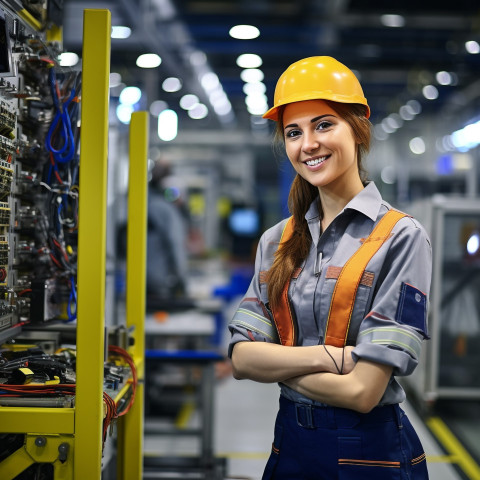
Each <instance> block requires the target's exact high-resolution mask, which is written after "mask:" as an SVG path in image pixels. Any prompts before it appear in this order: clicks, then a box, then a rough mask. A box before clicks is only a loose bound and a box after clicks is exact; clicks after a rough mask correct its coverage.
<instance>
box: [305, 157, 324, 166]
mask: <svg viewBox="0 0 480 480" xmlns="http://www.w3.org/2000/svg"><path fill="white" fill-rule="evenodd" d="M326 158H327V157H320V158H317V159H315V160H309V161H308V162H305V163H306V164H307V165H308V166H309V167H314V166H315V165H318V164H319V163H322V162H324V161H325V160H326Z"/></svg>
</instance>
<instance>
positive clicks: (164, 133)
mask: <svg viewBox="0 0 480 480" xmlns="http://www.w3.org/2000/svg"><path fill="white" fill-rule="evenodd" d="M157 131H158V138H159V139H160V140H163V141H164V142H170V141H171V140H173V139H174V138H175V137H176V136H177V133H178V115H177V113H176V112H174V111H173V110H170V109H168V108H167V110H164V111H163V112H161V113H160V115H159V116H158V130H157Z"/></svg>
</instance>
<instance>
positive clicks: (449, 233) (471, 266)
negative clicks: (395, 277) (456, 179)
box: [404, 195, 480, 408]
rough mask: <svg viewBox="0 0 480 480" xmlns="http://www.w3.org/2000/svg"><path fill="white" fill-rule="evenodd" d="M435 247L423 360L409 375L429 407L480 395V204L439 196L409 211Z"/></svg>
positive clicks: (475, 398) (410, 384) (475, 397)
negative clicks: (427, 331)
mask: <svg viewBox="0 0 480 480" xmlns="http://www.w3.org/2000/svg"><path fill="white" fill-rule="evenodd" d="M408 212H409V213H412V214H413V215H414V216H415V217H416V218H418V219H419V220H420V221H421V222H422V224H423V225H424V226H425V227H426V229H427V231H428V233H429V235H430V239H431V242H432V249H433V277H432V287H431V291H430V315H429V325H428V329H429V334H430V336H431V339H430V340H429V341H428V342H425V343H424V347H425V348H424V352H423V354H422V358H421V364H420V365H419V366H418V368H417V370H416V371H415V372H414V374H413V375H412V376H410V377H407V378H405V379H404V382H405V383H406V385H407V386H408V387H409V388H411V389H412V390H413V392H414V393H415V394H416V395H417V397H418V398H419V400H420V401H421V402H422V403H423V405H424V406H425V407H427V408H428V407H429V406H431V405H433V404H434V403H435V402H436V401H437V400H439V399H472V400H478V399H480V372H479V370H478V365H479V362H480V348H479V347H480V301H479V297H478V292H479V290H480V275H479V274H480V203H479V201H478V199H477V198H469V197H452V196H444V195H437V196H434V197H432V198H431V199H428V200H424V201H422V202H419V203H417V204H415V205H413V206H412V207H411V208H410V209H409V210H408Z"/></svg>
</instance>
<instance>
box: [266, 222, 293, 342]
mask: <svg viewBox="0 0 480 480" xmlns="http://www.w3.org/2000/svg"><path fill="white" fill-rule="evenodd" d="M293 229H294V225H293V217H290V218H289V219H288V220H287V223H286V224H285V227H284V228H283V232H282V236H281V237H280V243H279V245H278V248H281V246H282V243H285V242H286V241H287V240H288V239H289V238H290V237H291V236H292V235H293ZM289 286H290V280H288V282H286V284H285V287H283V291H282V297H281V299H280V302H279V305H278V306H277V308H275V310H273V309H272V316H273V321H274V322H275V326H276V327H277V332H278V338H279V340H280V343H281V344H282V345H286V346H289V347H291V346H293V345H295V344H296V341H297V339H296V331H297V326H296V324H295V320H294V316H293V312H292V311H291V307H290V302H289V301H288V287H289Z"/></svg>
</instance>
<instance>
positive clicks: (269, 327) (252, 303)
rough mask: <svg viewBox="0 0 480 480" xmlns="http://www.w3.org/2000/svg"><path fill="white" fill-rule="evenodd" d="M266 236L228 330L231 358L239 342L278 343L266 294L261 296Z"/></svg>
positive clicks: (259, 247)
mask: <svg viewBox="0 0 480 480" xmlns="http://www.w3.org/2000/svg"><path fill="white" fill-rule="evenodd" d="M265 237H266V235H265V234H264V235H263V236H262V238H261V239H260V242H259V245H258V248H257V254H256V258H255V274H254V276H253V278H252V281H251V282H250V286H249V287H248V290H247V293H246V294H245V296H244V297H243V299H242V301H241V302H240V305H239V307H238V309H237V310H236V312H235V314H234V316H233V318H232V320H231V321H230V323H229V325H228V328H229V330H230V332H231V334H232V337H231V340H230V344H229V348H228V355H229V356H230V357H231V355H232V350H233V347H234V345H235V344H236V343H238V342H241V341H262V342H274V343H278V335H277V331H276V328H275V326H274V324H273V322H272V320H271V318H270V315H269V313H268V310H267V308H266V307H265V303H264V301H265V300H266V293H263V294H262V288H263V289H266V284H263V287H262V283H263V282H264V281H263V279H262V278H261V277H262V274H263V272H262V269H261V267H262V256H263V254H264V253H265V248H266V238H265Z"/></svg>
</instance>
